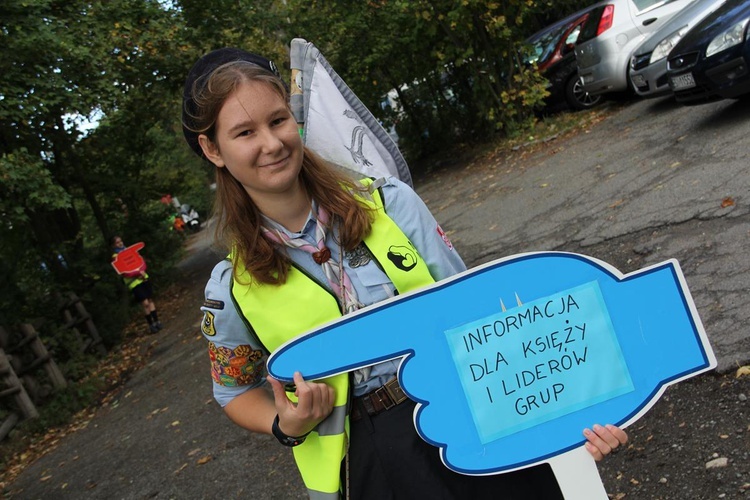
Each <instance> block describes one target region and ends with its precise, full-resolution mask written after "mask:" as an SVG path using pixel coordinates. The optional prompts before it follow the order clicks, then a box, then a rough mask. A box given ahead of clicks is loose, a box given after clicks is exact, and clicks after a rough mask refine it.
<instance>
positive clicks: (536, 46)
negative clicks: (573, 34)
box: [527, 26, 566, 63]
mask: <svg viewBox="0 0 750 500" xmlns="http://www.w3.org/2000/svg"><path fill="white" fill-rule="evenodd" d="M565 28H566V26H561V27H559V28H557V29H555V30H552V31H550V32H549V33H546V34H544V35H542V36H541V37H540V38H538V39H537V40H536V41H534V42H532V45H531V54H530V55H529V56H530V57H529V58H528V61H527V62H532V63H533V62H539V63H541V62H544V61H546V60H547V58H548V57H549V56H550V55H551V54H552V52H554V50H555V46H556V45H557V41H558V40H559V39H560V36H561V35H562V32H563V31H564V30H565Z"/></svg>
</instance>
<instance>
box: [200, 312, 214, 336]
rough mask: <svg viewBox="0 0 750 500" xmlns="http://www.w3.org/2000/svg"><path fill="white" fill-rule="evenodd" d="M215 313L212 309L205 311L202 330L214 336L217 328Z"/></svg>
mask: <svg viewBox="0 0 750 500" xmlns="http://www.w3.org/2000/svg"><path fill="white" fill-rule="evenodd" d="M214 318H215V316H214V314H213V313H212V312H210V311H205V312H204V313H203V321H201V332H202V333H203V335H206V336H208V337H213V336H214V335H216V328H215V327H214Z"/></svg>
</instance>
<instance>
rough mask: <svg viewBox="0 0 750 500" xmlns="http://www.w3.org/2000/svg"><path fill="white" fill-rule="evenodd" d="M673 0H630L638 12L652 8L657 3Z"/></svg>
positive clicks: (657, 4) (666, 2) (661, 3)
mask: <svg viewBox="0 0 750 500" xmlns="http://www.w3.org/2000/svg"><path fill="white" fill-rule="evenodd" d="M674 1H675V0H632V2H633V4H634V5H635V8H636V9H637V10H638V12H641V11H644V10H646V9H652V8H654V7H657V6H659V5H666V4H668V3H672V2H674Z"/></svg>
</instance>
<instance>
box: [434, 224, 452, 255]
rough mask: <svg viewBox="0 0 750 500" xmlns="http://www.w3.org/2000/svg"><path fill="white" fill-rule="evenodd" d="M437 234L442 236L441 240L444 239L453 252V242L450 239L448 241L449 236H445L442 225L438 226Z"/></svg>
mask: <svg viewBox="0 0 750 500" xmlns="http://www.w3.org/2000/svg"><path fill="white" fill-rule="evenodd" d="M437 232H438V234H439V235H440V237H441V238H443V241H444V242H445V244H446V245H447V246H448V248H449V249H450V250H453V243H451V240H450V239H448V235H447V234H445V231H443V228H442V227H440V224H438V227H437Z"/></svg>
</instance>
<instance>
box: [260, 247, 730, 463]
mask: <svg viewBox="0 0 750 500" xmlns="http://www.w3.org/2000/svg"><path fill="white" fill-rule="evenodd" d="M516 294H517V296H519V297H521V298H523V300H525V301H526V303H525V304H523V305H520V306H519V307H517V308H514V309H512V310H508V311H505V312H501V311H499V309H500V301H501V300H502V301H503V302H505V303H510V302H511V300H513V297H514V296H515V295H516ZM395 357H404V361H403V362H402V364H401V368H400V374H399V378H400V380H401V384H402V386H403V388H404V390H405V391H406V392H407V393H408V394H409V396H410V397H411V398H412V399H414V400H416V401H418V402H420V403H421V405H420V406H419V407H418V410H417V412H416V415H415V423H416V426H417V430H418V432H419V433H420V435H421V436H422V437H423V438H424V439H425V440H426V441H428V442H430V443H432V444H433V445H435V446H438V447H440V450H441V456H442V459H443V462H444V463H445V464H446V466H448V467H449V468H451V469H453V470H455V471H458V472H462V473H466V474H489V473H497V472H503V471H509V470H513V469H515V468H519V467H523V466H527V465H531V464H533V463H538V462H541V461H545V460H548V459H550V458H552V457H555V456H557V455H560V454H562V453H564V452H566V451H569V450H573V449H576V448H580V447H581V445H582V444H583V442H584V438H583V436H582V434H581V431H582V430H583V429H584V428H586V427H588V426H590V425H592V424H593V423H596V422H599V423H607V422H608V423H613V424H617V425H620V426H627V425H628V424H629V423H631V422H633V421H635V420H636V419H637V418H639V417H640V416H641V415H642V414H643V413H645V411H646V410H647V409H648V408H649V407H650V406H651V405H653V403H654V402H655V401H656V399H657V398H658V397H659V396H660V395H661V393H662V392H663V391H664V388H665V387H666V386H667V385H669V384H671V383H675V382H677V381H679V380H682V379H684V378H687V377H689V376H692V375H695V374H698V373H700V372H703V371H706V370H709V369H711V368H712V367H714V366H715V364H716V361H715V359H714V356H713V352H712V351H711V348H710V346H709V344H708V340H707V338H706V335H705V332H704V331H703V327H702V325H701V322H700V319H699V317H698V314H697V312H696V310H695V306H694V304H693V302H692V299H691V297H690V294H689V291H688V289H687V286H686V285H685V280H684V277H683V276H682V273H681V271H680V269H679V266H678V264H677V262H676V261H668V262H665V263H662V264H659V265H656V266H653V267H650V268H648V269H644V270H641V271H638V272H636V273H633V274H631V275H628V276H623V275H622V274H620V273H619V272H618V271H617V270H616V269H614V268H612V267H611V266H609V265H607V264H605V263H603V262H601V261H597V260H595V259H591V258H588V257H585V256H581V255H575V254H564V253H539V254H525V255H519V256H514V257H510V258H507V259H503V260H499V261H495V262H491V263H489V264H486V265H484V266H481V267H479V268H476V269H473V270H471V271H467V272H465V273H462V274H460V275H458V276H456V277H454V278H452V279H450V280H446V281H443V282H440V283H438V284H435V285H433V286H431V287H428V288H425V289H422V290H419V291H417V292H414V293H411V294H405V295H403V296H400V297H397V298H395V299H392V300H389V301H385V302H382V303H380V304H378V305H376V306H373V307H370V308H367V309H364V310H361V311H359V312H357V313H355V314H352V315H349V316H346V317H344V318H342V319H341V320H339V321H337V322H333V323H330V324H328V325H325V326H323V327H321V328H319V329H317V330H315V331H313V332H311V333H309V334H307V335H305V336H302V337H300V338H298V339H295V340H292V341H290V342H288V343H287V344H285V345H283V346H282V347H280V348H279V349H278V350H277V351H276V352H274V353H273V355H272V356H271V357H270V358H269V360H268V369H269V372H270V373H271V374H272V375H273V376H274V377H277V378H280V379H284V380H291V378H292V376H293V374H294V371H296V370H299V371H301V372H302V374H303V375H304V376H305V378H307V379H310V378H320V377H325V376H329V375H333V374H336V373H342V372H345V371H350V370H353V369H356V368H359V367H362V366H367V365H371V364H374V363H377V362H379V361H383V360H386V359H391V358H395Z"/></svg>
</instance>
